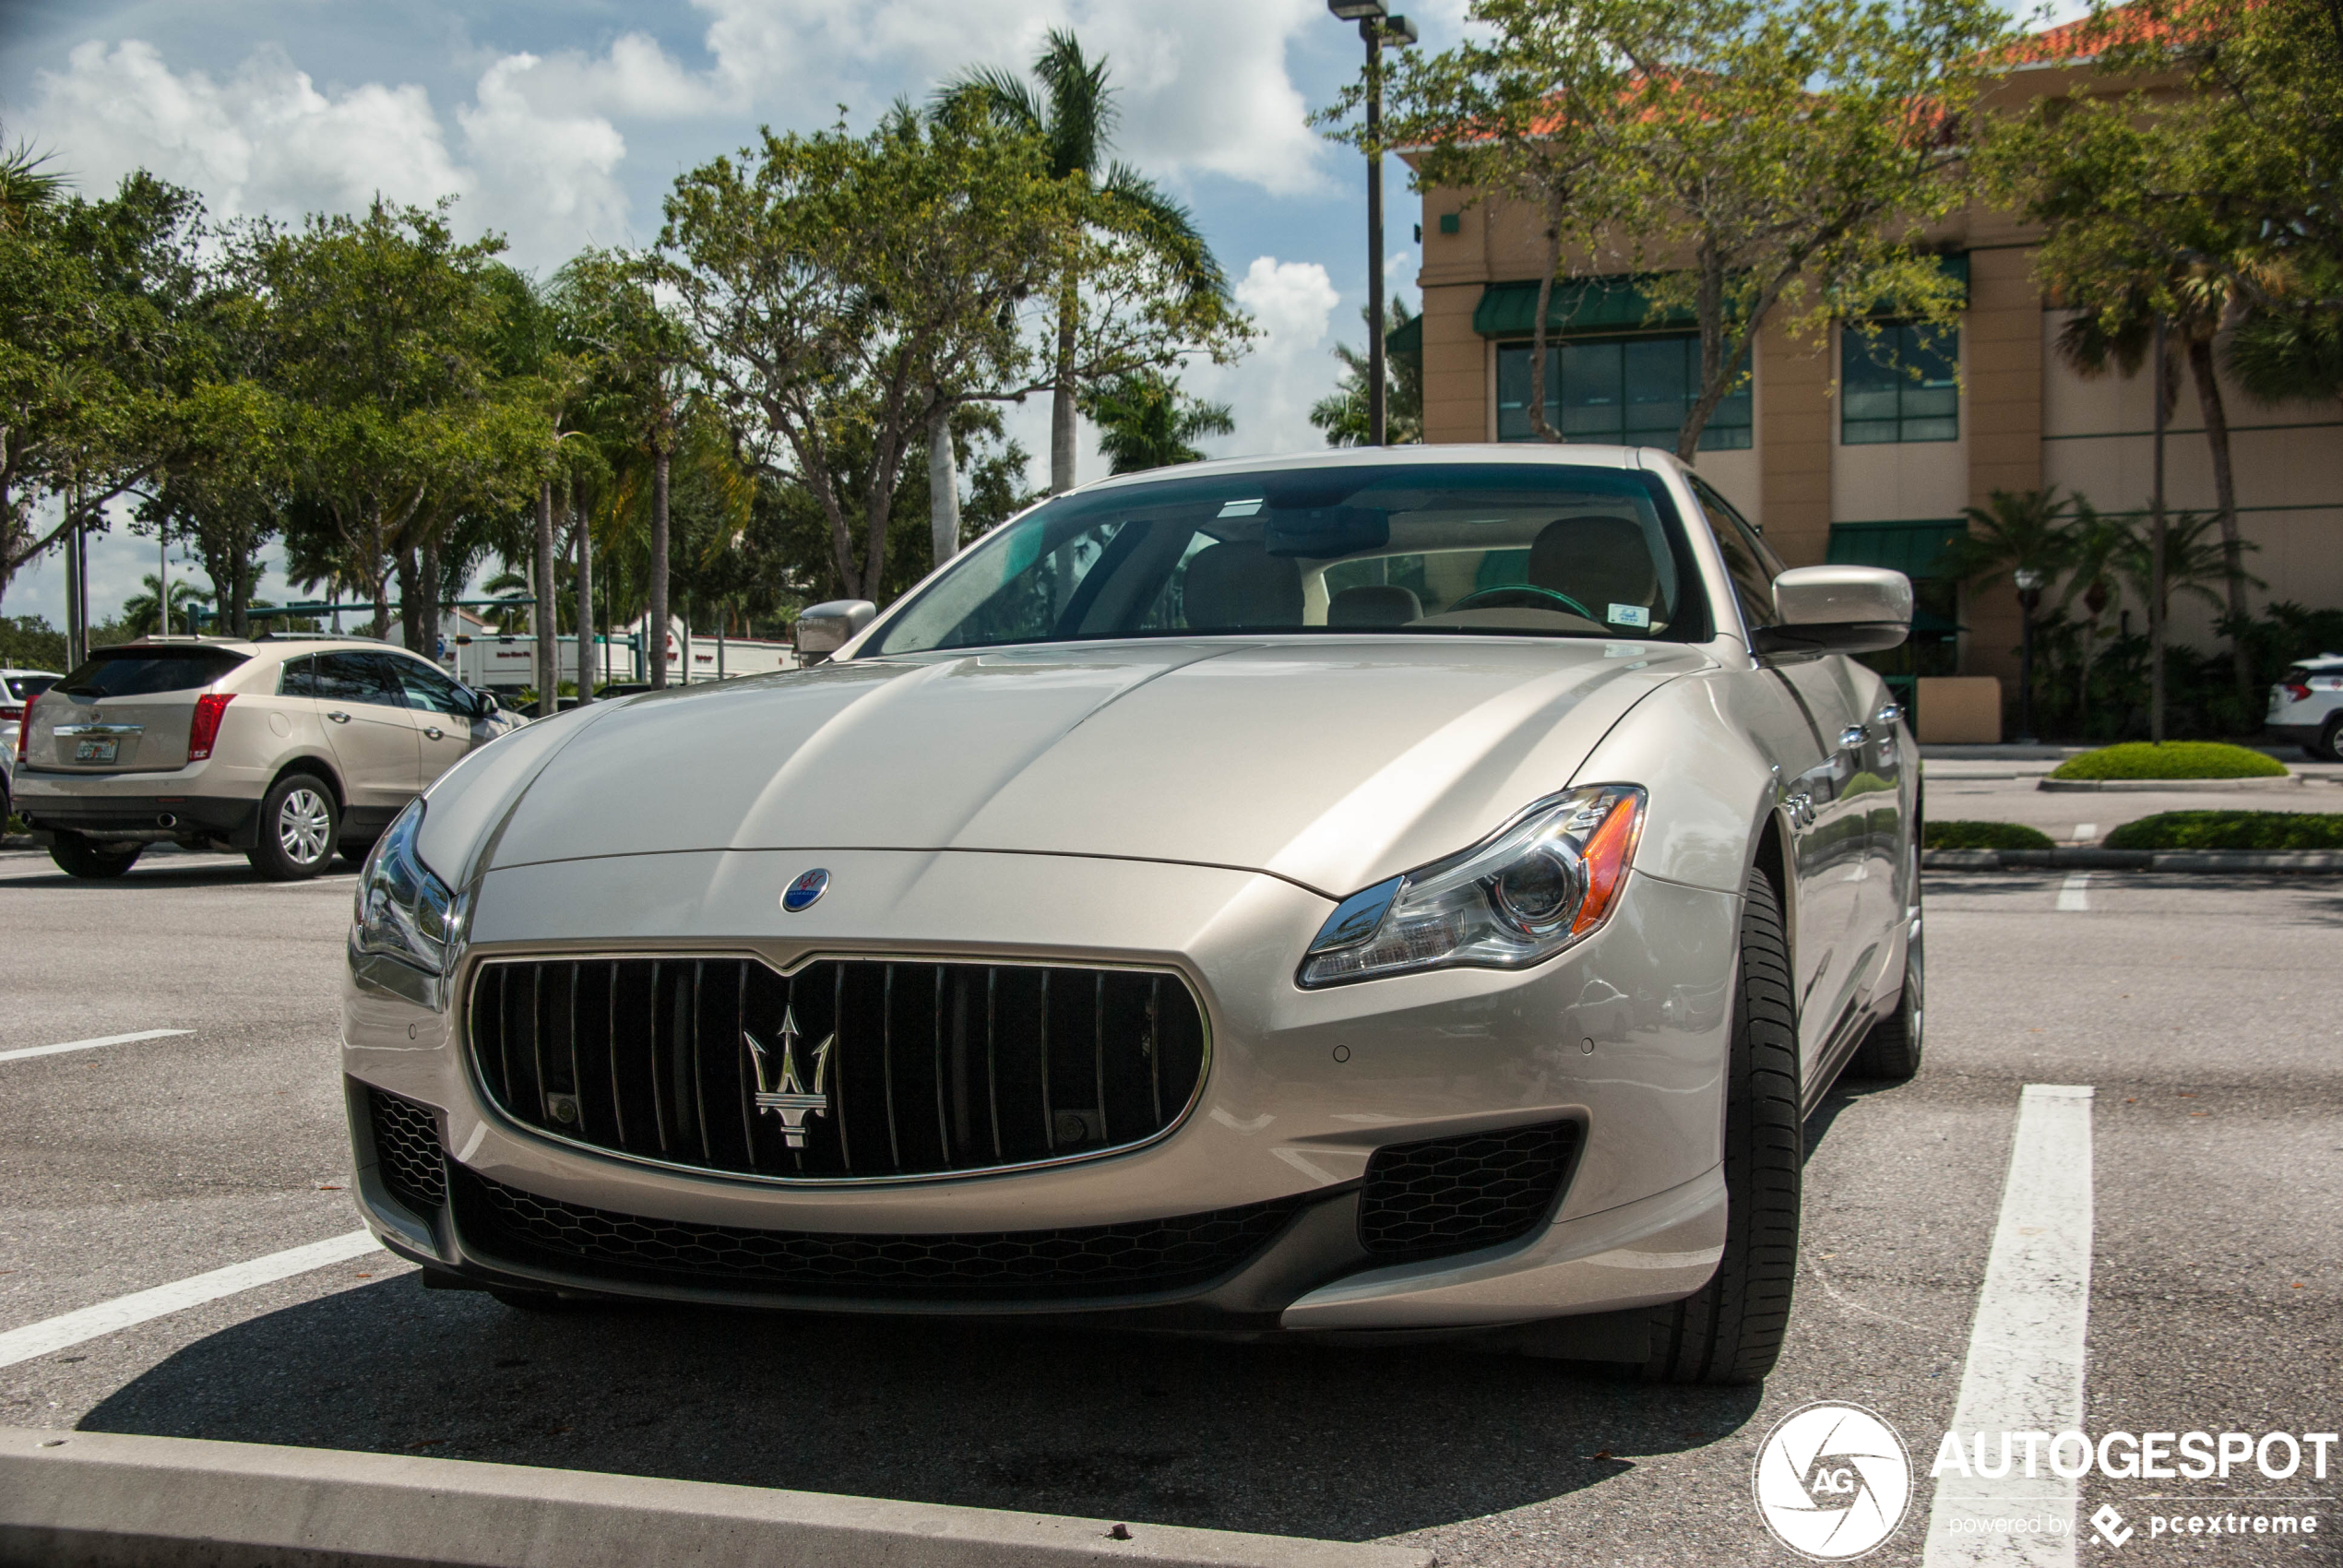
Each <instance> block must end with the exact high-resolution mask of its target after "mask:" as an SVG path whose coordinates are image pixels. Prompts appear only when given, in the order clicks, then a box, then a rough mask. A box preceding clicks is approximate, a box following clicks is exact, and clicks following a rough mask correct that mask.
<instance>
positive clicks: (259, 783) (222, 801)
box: [15, 637, 521, 881]
mask: <svg viewBox="0 0 2343 1568" xmlns="http://www.w3.org/2000/svg"><path fill="white" fill-rule="evenodd" d="M520 722H521V720H520V719H519V718H518V717H517V715H513V714H508V713H505V712H504V711H503V710H501V709H500V708H498V707H497V706H496V701H495V699H494V697H491V696H489V695H485V694H483V693H478V692H474V691H472V690H471V689H470V688H469V687H466V686H462V685H459V684H458V683H456V682H454V681H452V680H450V679H448V678H447V676H446V675H445V674H444V673H442V672H441V671H439V670H438V669H437V668H436V667H434V666H433V665H432V664H430V663H427V662H426V661H424V660H423V659H419V658H417V657H416V656H414V655H413V654H410V653H408V652H406V651H405V650H404V649H401V648H397V647H387V646H385V645H384V644H381V643H376V642H373V641H369V640H363V639H353V638H346V637H335V638H323V637H307V638H292V639H283V638H276V637H260V638H256V639H254V640H252V641H244V640H241V639H236V638H223V637H169V638H162V637H153V638H146V639H142V640H140V641H138V642H134V643H124V644H121V645H119V646H117V647H101V648H98V649H96V650H94V651H93V652H92V653H91V654H90V656H89V661H88V662H87V663H85V664H83V665H82V666H81V667H80V668H79V669H77V670H76V671H73V672H72V673H71V674H69V675H67V676H65V678H64V679H63V680H61V681H59V682H58V683H56V684H55V685H54V686H53V687H51V688H50V689H49V690H48V691H47V692H45V693H43V694H42V695H41V696H40V697H39V698H38V699H37V700H36V701H35V702H34V703H33V704H32V706H31V707H30V710H29V711H28V712H27V713H26V715H25V719H24V725H23V731H22V734H21V738H20V740H19V742H18V746H19V751H18V757H17V766H16V780H15V783H16V790H15V794H16V806H17V810H18V813H20V814H22V815H23V816H24V817H25V819H26V820H27V821H28V822H30V823H31V825H32V826H34V827H35V828H39V829H42V830H45V831H46V832H48V833H49V834H50V836H51V841H50V849H49V853H50V856H51V858H53V859H54V860H55V861H56V862H57V864H58V865H59V866H61V867H62V868H64V869H65V871H66V872H67V873H70V874H72V875H74V876H84V877H109V876H120V875H121V874H122V873H124V872H125V871H128V870H129V869H130V867H131V864H132V862H134V861H137V858H138V856H139V853H140V852H141V851H142V850H144V849H145V848H146V847H147V846H148V845H149V844H154V843H161V842H172V843H178V844H184V845H187V846H190V847H197V846H217V847H220V848H224V849H241V850H243V851H244V854H245V855H246V856H247V857H248V858H249V859H250V860H251V861H252V864H253V869H254V870H256V871H257V872H259V873H260V874H261V875H263V876H266V877H270V878H273V879H276V880H279V881H291V880H294V879H297V878H301V877H308V876H315V875H316V874H317V873H319V872H320V871H322V870H324V869H325V867H326V864H327V861H330V860H331V859H332V858H333V856H334V853H335V851H336V850H338V849H339V851H340V852H341V854H342V855H343V856H344V857H346V858H347V859H349V860H350V861H351V863H352V864H355V863H357V862H358V861H361V860H363V859H364V858H365V853H366V849H367V847H368V846H370V845H371V844H373V842H374V841H375V838H376V837H378V836H379V835H380V834H381V832H382V830H383V829H384V827H386V826H388V824H389V822H390V820H391V818H393V817H395V816H397V815H398V813H399V811H400V810H401V809H402V808H403V807H405V805H406V804H407V802H409V801H410V800H412V799H414V798H415V796H416V795H417V794H418V793H420V792H421V791H422V789H423V787H424V786H425V785H427V784H429V783H430V782H431V781H432V780H433V779H434V778H438V777H439V775H440V774H441V773H443V772H445V771H446V769H447V767H448V766H450V765H451V764H453V763H455V762H456V761H457V760H458V758H460V757H461V756H463V755H464V754H465V753H467V752H469V751H470V750H472V748H474V747H475V746H481V745H484V744H486V743H487V742H490V741H493V740H494V739H495V738H496V737H497V736H499V735H501V734H504V733H505V731H508V730H512V729H516V728H517V727H518V726H519V724H520Z"/></svg>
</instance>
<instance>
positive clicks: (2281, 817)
mask: <svg viewBox="0 0 2343 1568" xmlns="http://www.w3.org/2000/svg"><path fill="white" fill-rule="evenodd" d="M2107 847H2108V848H2109V849H2343V814H2336V813H2333V812H2159V813H2158V814H2156V815H2154V816H2144V817H2142V818H2140V819H2139V820H2138V821H2137V822H2127V823H2125V824H2124V825H2123V826H2121V827H2119V828H2117V829H2116V830H2115V831H2114V832H2112V833H2111V834H2109V835H2108V836H2107Z"/></svg>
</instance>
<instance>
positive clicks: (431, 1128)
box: [366, 1088, 447, 1215]
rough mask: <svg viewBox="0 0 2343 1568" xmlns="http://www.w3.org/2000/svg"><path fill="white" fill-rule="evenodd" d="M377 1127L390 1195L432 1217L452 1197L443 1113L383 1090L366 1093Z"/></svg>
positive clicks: (377, 1145)
mask: <svg viewBox="0 0 2343 1568" xmlns="http://www.w3.org/2000/svg"><path fill="white" fill-rule="evenodd" d="M366 1105H367V1110H368V1111H369V1112H370V1114H371V1118H372V1120H373V1123H374V1130H375V1164H376V1166H377V1167H378V1168H379V1169H380V1170H381V1171H382V1178H383V1186H384V1187H385V1188H387V1190H388V1191H389V1193H390V1195H391V1196H392V1197H394V1198H397V1199H398V1201H399V1202H400V1203H402V1204H405V1205H406V1206H408V1207H409V1208H410V1209H413V1210H414V1211H415V1212H416V1213H417V1214H418V1215H429V1214H431V1213H432V1212H433V1211H434V1209H436V1208H438V1207H439V1206H440V1205H442V1204H444V1203H446V1201H447V1168H446V1160H445V1159H444V1158H443V1157H442V1155H441V1153H440V1144H439V1117H438V1114H437V1113H436V1112H435V1111H433V1110H432V1109H431V1107H429V1106H428V1105H418V1104H416V1103H415V1102H414V1101H413V1100H411V1099H400V1098H399V1097H398V1096H397V1095H395V1094H385V1093H384V1092H383V1091H382V1090H380V1089H375V1088H370V1089H368V1090H367V1091H366Z"/></svg>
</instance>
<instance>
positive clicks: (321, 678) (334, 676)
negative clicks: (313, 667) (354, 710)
mask: <svg viewBox="0 0 2343 1568" xmlns="http://www.w3.org/2000/svg"><path fill="white" fill-rule="evenodd" d="M382 664H383V661H382V659H380V658H378V657H377V656H376V655H374V654H371V653H321V654H319V655H318V656H317V674H316V677H315V679H316V685H317V693H316V695H318V696H319V697H322V698H323V699H325V700H326V701H327V702H356V703H373V704H375V705H377V706H379V707H405V706H406V702H407V699H406V698H405V697H404V696H403V695H401V694H400V693H399V690H398V683H397V682H396V681H394V680H393V679H392V678H391V674H390V671H388V670H387V669H385V668H383V667H382Z"/></svg>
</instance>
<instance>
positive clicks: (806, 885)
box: [781, 868, 830, 915]
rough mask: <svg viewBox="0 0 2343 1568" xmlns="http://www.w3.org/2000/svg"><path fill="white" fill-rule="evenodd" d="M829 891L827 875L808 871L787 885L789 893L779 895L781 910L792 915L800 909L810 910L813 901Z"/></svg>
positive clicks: (817, 871) (828, 875) (823, 872)
mask: <svg viewBox="0 0 2343 1568" xmlns="http://www.w3.org/2000/svg"><path fill="white" fill-rule="evenodd" d="M829 890H830V873H827V872H826V871H822V870H819V869H818V868H817V869H815V870H814V871H809V872H807V873H805V874H803V876H801V877H799V878H798V879H797V880H796V881H795V882H792V883H791V884H790V885H789V891H788V892H786V893H784V894H782V895H781V908H782V909H787V910H788V911H789V912H790V913H791V914H792V915H793V914H796V913H797V912H798V911H799V910H801V909H812V908H813V907H814V904H815V900H817V899H818V898H820V897H821V896H822V895H823V894H825V893H827V892H828V891H829Z"/></svg>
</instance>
